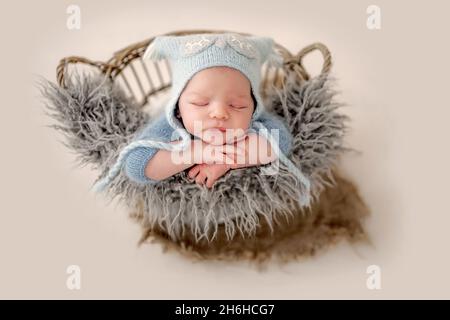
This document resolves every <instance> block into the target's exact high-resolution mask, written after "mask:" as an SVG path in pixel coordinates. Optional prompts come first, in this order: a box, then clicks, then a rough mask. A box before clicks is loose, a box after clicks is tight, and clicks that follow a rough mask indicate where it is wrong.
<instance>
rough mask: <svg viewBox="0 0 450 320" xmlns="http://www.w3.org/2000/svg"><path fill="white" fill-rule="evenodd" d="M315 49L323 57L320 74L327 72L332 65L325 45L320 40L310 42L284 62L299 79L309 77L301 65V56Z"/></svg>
mask: <svg viewBox="0 0 450 320" xmlns="http://www.w3.org/2000/svg"><path fill="white" fill-rule="evenodd" d="M315 50H319V51H320V53H321V54H322V57H323V65H322V71H321V72H320V74H326V73H329V72H330V70H331V66H332V61H331V53H330V50H328V48H327V46H326V45H324V44H323V43H320V42H316V43H313V44H310V45H309V46H307V47H305V48H303V49H302V50H300V51H299V52H298V53H297V54H296V55H295V56H293V57H292V58H289V59H287V60H286V61H285V62H284V64H285V65H288V68H290V69H291V70H292V71H294V72H295V73H296V74H297V75H298V77H299V78H300V79H301V80H304V81H307V80H309V79H310V78H311V75H310V74H309V73H308V72H307V71H306V69H305V67H304V66H303V58H304V57H305V56H306V55H307V54H309V53H310V52H312V51H315Z"/></svg>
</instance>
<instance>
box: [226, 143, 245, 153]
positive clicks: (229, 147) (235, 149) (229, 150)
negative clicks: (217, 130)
mask: <svg viewBox="0 0 450 320" xmlns="http://www.w3.org/2000/svg"><path fill="white" fill-rule="evenodd" d="M222 147H223V149H222V152H223V153H226V154H243V153H244V150H243V149H242V148H239V147H236V146H234V145H232V144H225V145H223V146H222Z"/></svg>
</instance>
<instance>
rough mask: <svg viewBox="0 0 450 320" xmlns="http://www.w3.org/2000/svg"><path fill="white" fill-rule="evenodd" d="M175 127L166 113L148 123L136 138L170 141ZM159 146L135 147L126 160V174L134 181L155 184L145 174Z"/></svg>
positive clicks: (154, 181)
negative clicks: (169, 121) (168, 120)
mask: <svg viewBox="0 0 450 320" xmlns="http://www.w3.org/2000/svg"><path fill="white" fill-rule="evenodd" d="M173 131H174V129H173V128H172V127H171V126H170V125H169V123H168V122H167V119H166V117H165V115H164V114H162V115H161V116H160V117H158V118H156V119H155V120H153V121H151V122H150V123H149V124H147V125H146V126H145V127H144V128H143V130H142V131H141V132H140V133H139V134H138V135H137V136H136V138H135V140H142V139H151V140H159V141H164V142H169V141H170V140H171V137H172V133H173ZM158 151H159V149H158V148H151V147H139V148H136V149H134V150H133V151H132V152H131V153H130V154H129V155H128V157H127V159H126V160H125V174H126V175H127V176H128V178H130V179H131V180H132V181H134V182H137V183H140V184H155V183H157V182H158V180H153V179H150V178H148V177H147V176H146V175H145V168H146V167H147V163H148V162H149V161H150V160H151V159H152V158H153V156H154V155H155V154H156V152H158Z"/></svg>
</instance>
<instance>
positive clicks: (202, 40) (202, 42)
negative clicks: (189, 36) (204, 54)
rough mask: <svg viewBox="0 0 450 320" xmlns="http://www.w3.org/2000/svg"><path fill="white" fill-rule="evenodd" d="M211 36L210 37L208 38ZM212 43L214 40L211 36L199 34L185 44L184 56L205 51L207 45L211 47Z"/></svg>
mask: <svg viewBox="0 0 450 320" xmlns="http://www.w3.org/2000/svg"><path fill="white" fill-rule="evenodd" d="M208 38H209V39H208ZM211 44H212V40H211V38H210V37H206V36H198V37H195V38H194V39H193V40H191V41H188V42H186V43H185V44H184V51H183V54H184V56H188V55H193V54H196V53H199V52H200V51H203V49H205V48H206V47H209V46H210V45H211Z"/></svg>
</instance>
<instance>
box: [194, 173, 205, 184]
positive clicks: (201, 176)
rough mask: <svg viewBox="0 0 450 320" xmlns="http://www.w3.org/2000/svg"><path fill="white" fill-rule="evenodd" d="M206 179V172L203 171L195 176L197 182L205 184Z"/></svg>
mask: <svg viewBox="0 0 450 320" xmlns="http://www.w3.org/2000/svg"><path fill="white" fill-rule="evenodd" d="M205 179H206V174H204V173H203V172H200V173H199V174H198V175H197V177H196V178H195V182H196V183H197V184H200V185H202V184H204V183H205Z"/></svg>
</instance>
